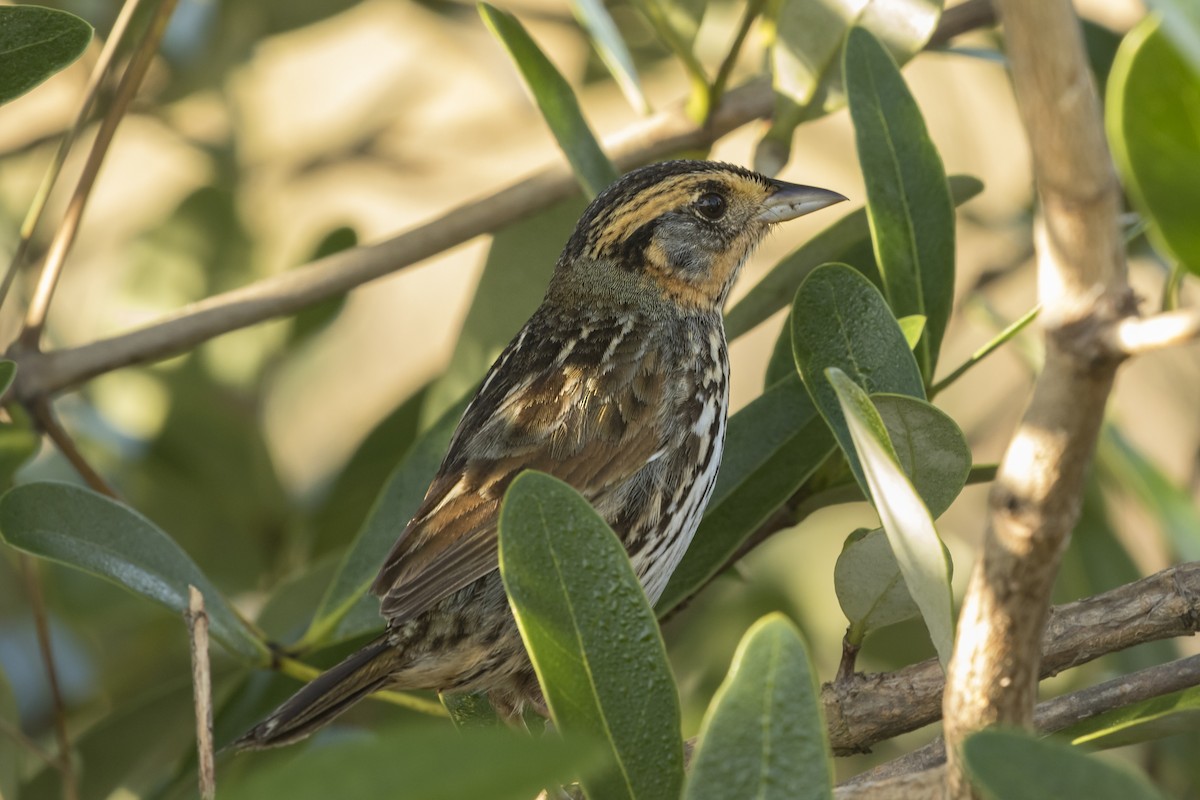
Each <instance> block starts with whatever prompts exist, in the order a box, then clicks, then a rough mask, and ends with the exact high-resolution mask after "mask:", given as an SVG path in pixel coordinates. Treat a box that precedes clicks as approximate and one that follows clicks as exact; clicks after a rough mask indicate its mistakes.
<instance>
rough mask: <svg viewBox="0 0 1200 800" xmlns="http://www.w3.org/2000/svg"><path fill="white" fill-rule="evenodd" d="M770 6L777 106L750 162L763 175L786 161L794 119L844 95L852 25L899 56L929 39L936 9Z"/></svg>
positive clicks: (932, 1) (928, 5) (869, 2)
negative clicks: (848, 35)
mask: <svg viewBox="0 0 1200 800" xmlns="http://www.w3.org/2000/svg"><path fill="white" fill-rule="evenodd" d="M774 7H775V9H776V12H775V15H774V23H775V38H774V41H773V42H772V44H771V47H770V59H771V80H772V86H773V88H774V90H775V114H774V116H773V118H772V119H773V121H772V124H771V128H770V130H769V131H768V132H767V134H766V135H765V136H764V137H763V140H762V141H761V142H760V143H759V145H758V148H757V149H756V150H755V153H754V164H755V167H756V168H757V169H759V170H760V171H762V172H766V173H767V174H769V175H774V174H776V173H777V172H778V171H779V170H780V169H782V168H783V165H784V164H786V163H787V161H788V157H789V154H790V151H791V145H792V132H793V131H794V130H795V128H796V126H797V125H799V124H800V123H801V122H803V121H805V120H808V119H815V118H817V117H820V116H822V115H824V114H828V113H829V112H831V111H835V110H837V109H839V108H841V107H842V105H843V104H844V103H845V102H846V90H845V88H844V86H843V81H844V79H843V74H842V73H843V64H842V61H843V59H842V52H843V44H844V43H845V41H846V33H847V32H848V31H849V30H850V29H851V28H853V27H854V26H855V25H861V26H863V27H865V28H867V29H868V30H870V31H872V32H873V33H875V35H877V36H879V37H880V39H882V40H883V41H884V42H885V43H886V44H887V47H888V49H889V50H890V51H891V53H892V56H893V57H894V58H895V59H896V61H897V62H899V63H900V64H904V63H905V62H906V61H908V60H909V59H910V58H912V57H913V56H914V55H915V54H917V53H918V52H920V50H921V48H923V47H924V46H925V43H926V42H927V41H929V37H930V36H931V35H932V34H933V31H934V29H935V28H936V27H937V23H938V20H939V19H940V18H941V15H942V3H941V0H866V2H864V0H821V2H799V1H798V0H797V1H794V2H781V3H777V4H775V6H774Z"/></svg>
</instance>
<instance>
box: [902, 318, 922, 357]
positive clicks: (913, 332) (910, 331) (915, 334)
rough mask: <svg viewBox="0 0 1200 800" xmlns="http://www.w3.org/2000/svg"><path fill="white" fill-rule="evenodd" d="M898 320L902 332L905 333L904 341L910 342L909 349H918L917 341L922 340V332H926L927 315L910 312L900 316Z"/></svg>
mask: <svg viewBox="0 0 1200 800" xmlns="http://www.w3.org/2000/svg"><path fill="white" fill-rule="evenodd" d="M896 322H898V323H899V324H900V332H901V333H903V334H904V341H906V342H908V349H909V350H916V349H917V342H919V341H921V334H922V333H924V332H925V317H923V316H921V315H920V314H910V315H908V316H907V317H900V319H898V320H896Z"/></svg>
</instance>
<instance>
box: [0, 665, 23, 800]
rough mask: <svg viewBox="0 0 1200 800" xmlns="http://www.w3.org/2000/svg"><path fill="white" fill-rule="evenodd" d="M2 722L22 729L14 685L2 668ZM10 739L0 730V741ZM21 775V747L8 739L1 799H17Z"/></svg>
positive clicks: (1, 765) (0, 752) (1, 759)
mask: <svg viewBox="0 0 1200 800" xmlns="http://www.w3.org/2000/svg"><path fill="white" fill-rule="evenodd" d="M0 723H3V724H4V725H5V726H7V727H9V728H12V729H13V730H20V729H21V720H20V719H19V718H18V717H17V698H16V697H14V696H13V692H12V687H11V686H9V685H8V679H7V678H5V677H4V670H0ZM6 739H8V734H7V733H5V732H4V731H2V730H0V741H3V740H6ZM20 777H21V748H20V747H18V746H17V743H16V742H14V741H12V740H8V741H5V742H4V746H2V747H0V800H17V784H18V783H19V782H20Z"/></svg>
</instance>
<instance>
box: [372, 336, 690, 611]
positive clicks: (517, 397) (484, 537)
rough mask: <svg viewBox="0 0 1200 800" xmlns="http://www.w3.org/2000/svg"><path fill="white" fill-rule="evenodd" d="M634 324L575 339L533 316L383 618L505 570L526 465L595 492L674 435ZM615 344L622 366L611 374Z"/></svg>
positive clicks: (470, 419)
mask: <svg viewBox="0 0 1200 800" xmlns="http://www.w3.org/2000/svg"><path fill="white" fill-rule="evenodd" d="M535 320H536V317H535ZM630 327H631V326H630V325H628V324H621V323H620V321H617V322H615V323H613V324H610V325H598V326H596V327H594V328H592V329H591V330H589V331H588V334H587V336H586V338H583V339H580V338H578V337H577V338H575V339H570V338H563V337H561V336H560V337H555V336H553V335H551V334H547V333H546V332H545V331H544V330H541V331H539V330H538V328H537V326H536V325H535V324H534V322H532V321H531V323H530V325H528V326H527V327H526V329H525V332H524V333H523V334H521V335H519V336H518V337H517V339H515V340H514V341H513V343H512V344H510V345H509V347H508V348H507V349H506V350H505V352H504V353H502V354H501V356H500V358H499V359H498V360H497V362H496V364H495V365H494V366H493V367H492V369H491V371H490V372H489V373H488V376H487V377H486V378H485V379H484V383H483V385H482V387H481V389H480V391H479V393H478V394H477V395H476V397H475V399H474V400H472V402H471V404H470V405H469V406H468V407H467V410H466V412H465V413H464V415H463V419H462V421H461V422H460V423H459V426H458V429H457V430H456V431H455V434H454V437H453V439H452V440H451V443H450V448H449V451H448V452H447V455H446V458H445V460H444V461H443V462H442V466H441V468H440V469H439V470H438V474H437V476H436V477H435V478H434V480H433V483H432V484H431V485H430V487H429V491H428V493H427V494H426V495H425V499H424V500H423V501H422V503H421V506H420V507H419V508H418V509H417V512H416V514H415V515H414V516H413V519H412V521H411V522H409V524H408V526H407V527H406V528H405V529H404V531H403V533H401V534H400V537H399V539H397V541H396V543H395V545H393V546H392V549H391V552H390V553H388V556H387V558H386V559H385V561H384V564H383V567H382V569H381V570H380V572H379V576H378V577H377V578H376V579H375V583H374V584H373V585H372V587H371V591H372V592H373V593H374V594H376V595H378V596H379V597H380V598H381V601H380V602H381V605H380V609H381V613H382V614H383V616H384V617H386V618H387V619H388V620H389V621H391V622H393V623H395V622H398V621H400V620H403V619H408V618H411V617H412V616H414V615H416V614H419V613H420V612H422V611H423V610H425V609H427V608H429V607H430V606H431V605H432V604H433V603H436V602H437V601H438V600H441V599H442V598H444V597H446V596H447V595H449V594H451V593H453V592H455V591H457V590H459V589H461V588H462V587H464V586H466V585H467V584H469V583H471V582H472V581H474V580H476V579H478V578H480V577H483V576H484V575H486V574H488V573H489V572H491V571H492V570H495V569H496V568H497V567H498V561H497V538H496V522H497V515H498V513H499V508H500V501H501V499H502V498H503V496H504V491H505V489H507V488H508V485H509V483H511V482H512V480H513V479H514V478H516V476H517V475H518V474H519V473H520V472H521V471H523V470H525V469H536V470H542V471H545V472H548V473H550V474H552V475H554V476H556V477H557V478H559V479H560V480H563V481H565V482H566V483H568V484H570V485H571V486H573V487H575V489H577V490H578V491H579V492H580V493H581V494H583V496H584V497H586V498H588V499H589V500H592V499H594V498H596V497H597V496H599V495H602V494H603V493H604V492H605V491H606V490H607V489H609V488H610V487H613V486H615V485H618V484H620V483H622V482H623V481H625V480H627V479H629V478H630V477H632V476H633V475H634V474H635V473H636V472H637V471H638V470H640V469H641V468H642V467H644V466H645V465H646V464H647V463H648V462H649V461H651V460H652V458H653V456H654V454H655V452H656V451H657V450H658V449H659V448H660V446H661V443H662V442H663V440H664V436H663V432H662V431H661V430H660V429H661V427H662V423H663V415H662V414H661V413H660V410H661V409H662V407H663V396H664V392H665V391H666V388H665V384H664V381H663V378H662V372H663V366H662V365H659V364H657V359H656V357H655V354H654V353H646V352H642V350H641V349H639V348H640V347H641V345H642V344H644V340H641V337H630V336H629V335H628V334H629V332H630ZM606 353H607V355H608V359H607V363H609V364H612V365H613V367H612V369H611V370H609V371H608V372H607V373H606V374H604V375H603V376H601V370H600V368H599V362H600V360H601V358H600V357H601V355H603V354H606Z"/></svg>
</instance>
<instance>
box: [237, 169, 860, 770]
mask: <svg viewBox="0 0 1200 800" xmlns="http://www.w3.org/2000/svg"><path fill="white" fill-rule="evenodd" d="M844 200H846V198H845V197H843V196H842V195H841V194H838V193H836V192H832V191H829V190H827V189H821V188H817V187H813V186H804V185H799V184H792V183H785V182H783V181H780V180H775V179H772V178H768V177H766V176H764V175H761V174H758V173H755V172H752V171H750V170H748V169H745V168H743V167H740V166H736V165H732V164H726V163H721V162H716V161H695V160H677V161H665V162H660V163H656V164H651V165H649V166H645V167H642V168H639V169H635V170H633V171H631V172H629V173H627V174H626V175H624V176H622V177H620V178H619V179H617V180H616V181H615V182H614V183H612V184H611V185H610V186H608V187H607V188H606V189H604V190H603V191H602V192H600V193H599V194H598V195H597V196H596V198H595V199H594V200H593V201H592V202H591V204H590V205H588V207H587V208H586V209H585V210H584V212H583V215H582V216H581V217H580V219H579V221H578V223H577V224H576V226H575V229H574V230H573V232H572V233H571V235H570V237H569V239H568V240H567V243H566V246H565V247H564V248H563V251H562V254H561V256H560V257H559V259H558V261H557V263H556V264H555V267H554V271H553V273H552V276H551V278H550V282H549V285H548V287H547V290H546V294H545V297H544V299H543V300H542V303H541V305H540V306H539V307H538V308H537V310H536V311H534V313H533V315H532V316H531V317H530V318H529V320H528V321H527V322H526V323H525V325H524V326H523V327H522V328H521V329H520V331H519V332H518V333H517V334H516V336H515V337H514V338H513V340H512V341H511V342H510V343H509V344H508V346H507V347H505V348H504V350H503V351H502V352H501V354H500V356H499V357H498V358H497V359H496V362H495V363H494V364H493V365H492V367H491V368H490V369H489V370H488V372H487V374H486V376H485V377H484V379H483V382H482V384H480V386H479V389H478V390H477V392H476V394H475V396H474V398H473V399H472V400H471V402H470V403H469V405H468V406H467V408H466V410H465V411H464V412H463V416H462V418H461V420H460V422H459V424H458V427H457V428H456V430H455V432H454V434H453V436H452V438H451V441H450V445H449V449H448V451H447V453H446V455H445V458H444V460H443V461H442V464H441V466H440V468H439V469H438V471H437V473H436V476H435V477H434V479H433V482H432V483H431V484H430V486H429V489H428V492H427V493H426V495H425V497H424V500H423V501H422V502H421V504H420V506H419V507H418V509H417V511H416V513H415V515H414V516H413V518H412V520H411V521H410V522H409V523H408V525H407V526H406V527H405V528H404V530H403V531H402V532H401V533H400V534H399V536H398V538H397V539H396V542H395V544H394V545H393V546H392V548H391V550H390V552H389V553H388V554H387V556H386V558H385V559H384V562H383V565H382V567H381V568H380V570H379V573H378V577H377V578H376V579H375V581H374V583H373V585H372V586H371V592H372V593H374V594H375V595H377V596H378V598H379V601H380V613H381V614H382V616H383V618H384V619H385V620H386V622H387V628H386V630H385V632H384V633H383V634H382V635H381V636H379V637H378V638H377V639H375V640H374V641H372V642H371V643H369V644H367V645H366V646H364V647H363V648H362V649H360V650H358V651H357V652H355V653H353V654H352V655H350V656H349V657H347V658H346V659H345V660H343V661H342V662H341V663H339V664H337V665H336V666H334V667H332V668H331V669H329V670H328V671H326V672H324V673H322V674H321V675H319V676H318V677H317V678H315V679H314V680H313V681H312V682H311V683H309V684H308V685H306V686H305V687H303V688H302V689H301V690H300V691H299V692H297V693H296V694H295V695H294V696H292V698H291V699H289V700H287V701H286V702H284V703H283V705H281V706H280V707H279V708H278V709H277V710H275V711H274V712H273V713H272V714H271V715H270V716H268V717H267V718H266V719H265V720H264V721H262V722H261V723H260V724H258V725H256V726H255V727H254V728H252V729H251V730H250V731H248V732H247V733H246V734H245V735H243V736H242V737H241V738H240V739H238V740H237V741H236V742H234V743H233V745H232V746H233V747H234V748H235V749H262V748H267V747H274V746H279V745H284V744H289V743H292V742H295V741H298V740H300V739H303V738H305V737H306V736H308V735H309V734H311V733H312V732H314V731H315V730H317V729H318V728H320V727H322V726H324V725H325V724H327V723H328V722H329V721H330V720H332V719H333V718H334V717H336V716H337V715H338V714H340V713H342V712H343V711H345V710H346V709H347V708H349V707H350V706H352V705H353V704H354V703H356V702H358V701H359V700H361V699H362V698H364V697H366V696H367V695H369V694H371V693H372V692H375V691H378V690H381V689H396V690H416V689H432V690H438V691H442V692H486V693H487V696H488V698H489V700H490V701H491V703H492V705H493V707H495V709H496V710H497V713H498V714H499V715H500V716H501V717H502V718H504V719H507V720H510V721H512V720H517V719H519V718H520V716H521V715H522V714H523V713H524V710H525V709H526V708H531V709H533V710H535V711H538V712H540V713H542V714H543V715H547V709H546V706H545V701H544V699H543V697H542V694H541V691H540V689H539V686H538V682H537V677H536V675H535V674H534V670H533V667H532V665H531V662H530V660H529V657H528V655H527V654H526V651H525V647H524V644H523V643H522V640H521V636H520V633H519V630H518V628H517V625H516V622H515V619H514V617H513V614H512V611H511V610H510V608H509V605H508V600H507V597H506V595H505V591H504V586H503V583H502V582H501V578H500V572H499V558H498V545H497V542H498V539H497V531H496V526H497V518H498V516H499V509H500V503H501V500H502V499H503V497H504V492H505V489H506V488H507V487H508V485H509V484H510V483H511V482H512V481H513V479H515V478H516V477H517V475H518V474H519V473H521V472H522V471H523V470H527V469H535V470H541V471H543V472H546V473H549V474H550V475H553V476H555V477H556V478H559V479H560V480H562V481H564V482H566V483H567V484H569V485H570V486H572V487H573V488H574V489H575V490H577V491H578V492H579V493H580V494H581V495H582V496H583V497H584V498H586V499H587V500H588V501H589V502H590V503H591V504H592V506H593V507H594V508H595V509H596V511H597V512H598V513H599V514H600V515H601V516H602V517H603V518H604V520H605V521H606V522H607V523H608V524H609V525H610V526H611V527H612V529H613V531H614V532H615V533H616V534H617V536H618V537H619V538H620V540H621V542H622V544H623V545H624V546H625V549H626V551H627V552H628V554H629V558H630V561H631V563H632V565H633V569H634V572H635V573H636V574H637V576H638V579H639V580H640V582H641V584H642V587H643V589H644V590H645V593H646V596H647V598H648V599H649V601H650V603H651V604H653V603H654V602H655V601H656V600H657V599H658V597H659V595H661V594H662V591H663V590H664V589H665V588H666V585H667V580H668V578H669V577H670V576H671V573H672V571H673V570H674V569H675V567H676V565H677V564H678V563H679V560H680V558H681V557H682V556H683V553H684V551H685V550H686V548H687V546H688V544H689V543H690V542H691V539H692V536H693V534H695V532H696V528H697V526H698V525H699V523H700V518H701V515H702V514H703V512H704V508H705V506H706V505H707V503H708V500H709V498H710V496H711V495H712V491H713V487H714V485H715V483H716V477H717V471H718V468H719V465H720V461H721V452H722V448H723V446H724V440H725V427H726V416H727V409H728V405H729V358H728V353H727V348H726V339H725V329H724V324H723V321H722V309H723V307H724V305H725V301H726V299H727V297H728V295H729V291H730V288H731V286H732V285H733V283H734V281H735V279H736V278H737V276H738V273H739V272H740V270H741V268H742V265H743V264H744V263H745V261H746V259H747V257H748V256H749V255H750V253H751V252H752V251H753V250H754V248H755V247H756V246H757V245H758V244H759V243H760V242H761V241H762V240H763V238H764V237H765V236H766V234H767V233H768V232H769V231H770V230H771V229H772V228H773V227H774V226H775V225H776V224H777V223H779V222H783V221H785V220H790V219H794V218H796V217H799V216H802V215H804V214H808V213H810V212H812V211H816V210H818V209H821V208H825V207H827V206H830V205H832V204H834V203H838V202H841V201H844Z"/></svg>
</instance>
